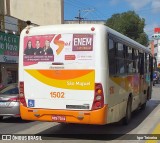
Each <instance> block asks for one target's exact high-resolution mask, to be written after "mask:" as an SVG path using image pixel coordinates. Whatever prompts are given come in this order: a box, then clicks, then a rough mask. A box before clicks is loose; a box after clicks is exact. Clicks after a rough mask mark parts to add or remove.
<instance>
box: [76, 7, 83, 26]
mask: <svg viewBox="0 0 160 143" xmlns="http://www.w3.org/2000/svg"><path fill="white" fill-rule="evenodd" d="M75 18H76V19H78V21H79V24H80V23H81V20H83V19H84V18H83V17H81V11H80V10H79V12H78V17H75Z"/></svg>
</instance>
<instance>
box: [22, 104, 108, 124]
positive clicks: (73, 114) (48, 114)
mask: <svg viewBox="0 0 160 143" xmlns="http://www.w3.org/2000/svg"><path fill="white" fill-rule="evenodd" d="M29 110H33V112H29ZM107 111H108V105H105V106H104V107H103V108H101V109H98V110H92V111H82V110H79V111H73V110H54V109H37V108H36V109H33V108H28V107H24V106H23V105H20V112H21V118H22V119H24V120H35V121H49V122H53V120H52V115H61V116H65V117H66V123H77V124H93V125H104V124H107ZM36 115H39V116H36ZM78 116H83V118H80V119H79V118H78ZM58 122H59V121H58Z"/></svg>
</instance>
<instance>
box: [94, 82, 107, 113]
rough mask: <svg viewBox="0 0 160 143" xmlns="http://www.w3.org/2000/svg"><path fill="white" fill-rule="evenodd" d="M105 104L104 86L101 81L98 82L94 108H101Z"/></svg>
mask: <svg viewBox="0 0 160 143" xmlns="http://www.w3.org/2000/svg"><path fill="white" fill-rule="evenodd" d="M103 106H104V95H103V87H102V84H101V83H96V84H95V92H94V101H93V105H92V110H96V109H100V108H102V107H103Z"/></svg>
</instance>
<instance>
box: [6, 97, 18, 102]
mask: <svg viewBox="0 0 160 143" xmlns="http://www.w3.org/2000/svg"><path fill="white" fill-rule="evenodd" d="M8 101H10V102H19V98H18V97H15V98H10V99H9V100H8Z"/></svg>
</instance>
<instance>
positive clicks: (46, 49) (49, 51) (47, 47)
mask: <svg viewBox="0 0 160 143" xmlns="http://www.w3.org/2000/svg"><path fill="white" fill-rule="evenodd" d="M43 55H53V50H52V48H51V47H50V42H49V40H46V41H45V46H44V48H43Z"/></svg>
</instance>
